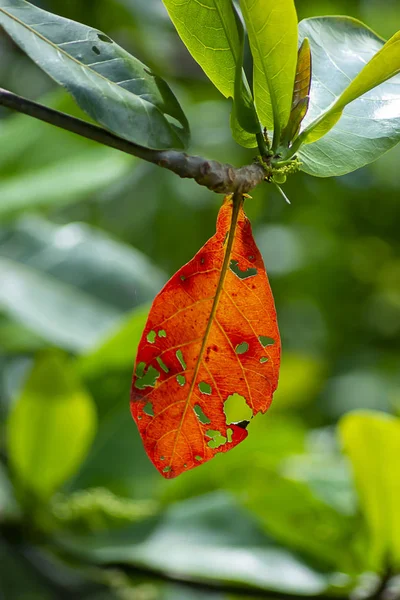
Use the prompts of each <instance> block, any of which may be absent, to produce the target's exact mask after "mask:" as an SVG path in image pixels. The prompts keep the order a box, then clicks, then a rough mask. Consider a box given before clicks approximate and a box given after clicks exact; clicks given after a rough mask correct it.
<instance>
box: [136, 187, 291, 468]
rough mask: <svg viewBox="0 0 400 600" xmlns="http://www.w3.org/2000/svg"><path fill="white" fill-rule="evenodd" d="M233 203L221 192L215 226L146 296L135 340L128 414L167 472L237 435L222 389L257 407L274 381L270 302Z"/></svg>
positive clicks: (241, 429)
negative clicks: (150, 298) (150, 297)
mask: <svg viewBox="0 0 400 600" xmlns="http://www.w3.org/2000/svg"><path fill="white" fill-rule="evenodd" d="M242 206H243V200H242V199H239V198H238V199H237V201H235V202H233V201H232V198H231V197H227V198H225V201H224V204H223V206H222V207H221V209H220V211H219V215H218V221H217V231H216V234H215V235H214V236H213V237H212V238H211V239H210V240H208V242H207V243H206V244H205V245H204V246H203V248H201V250H200V251H199V252H198V253H197V254H196V256H195V257H194V258H193V259H192V260H191V261H190V262H188V263H187V264H186V265H184V266H183V267H182V268H181V269H180V270H179V271H178V272H177V273H176V274H175V275H174V276H173V277H172V278H171V279H170V280H169V281H168V283H167V284H166V285H165V286H164V288H163V289H162V290H161V292H160V293H159V294H158V295H157V296H156V298H155V300H154V302H153V306H152V308H151V311H150V314H149V317H148V320H147V323H146V327H145V330H144V333H143V336H142V339H141V341H140V344H139V349H138V354H137V358H136V364H135V373H134V377H133V383H132V392H131V411H132V416H133V418H134V419H135V421H136V423H137V426H138V428H139V431H140V434H141V436H142V439H143V443H144V446H145V449H146V452H147V454H148V456H149V457H150V459H151V460H152V462H153V463H154V465H155V466H156V468H157V469H158V470H159V471H160V473H161V474H162V475H163V476H164V477H167V478H171V477H176V476H177V475H179V474H180V473H182V471H185V470H188V469H191V468H193V467H195V466H198V465H199V464H201V463H204V462H205V461H207V460H210V459H211V458H212V457H213V456H214V455H215V454H217V452H226V451H227V450H230V449H231V448H233V447H234V446H236V445H237V444H238V443H239V442H241V441H242V440H244V438H245V437H247V431H246V426H247V422H241V423H239V424H237V423H236V424H235V423H226V416H225V413H224V403H225V401H226V400H227V399H228V398H229V396H231V395H232V394H234V393H237V394H239V395H240V396H242V397H244V398H245V400H246V403H247V404H248V406H249V407H250V408H251V410H252V412H253V414H256V413H258V412H259V411H261V412H265V411H266V410H267V409H268V407H269V405H270V403H271V400H272V394H273V392H274V391H275V389H276V386H277V383H278V372H279V362H280V337H279V331H278V325H277V322H276V312H275V306H274V300H273V297H272V293H271V289H270V286H269V283H268V278H267V274H266V271H265V267H264V263H263V260H262V257H261V254H260V252H259V250H258V248H257V246H256V244H255V241H254V239H253V236H252V232H251V226H250V222H249V220H248V219H247V217H246V215H245V214H244V211H243V208H242Z"/></svg>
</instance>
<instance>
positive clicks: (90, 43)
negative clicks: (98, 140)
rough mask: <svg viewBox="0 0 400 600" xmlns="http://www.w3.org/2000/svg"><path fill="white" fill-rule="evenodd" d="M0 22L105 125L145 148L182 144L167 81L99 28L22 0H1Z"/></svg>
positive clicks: (180, 119) (183, 132)
mask: <svg viewBox="0 0 400 600" xmlns="http://www.w3.org/2000/svg"><path fill="white" fill-rule="evenodd" d="M0 25H2V26H3V27H4V29H5V30H6V31H7V32H8V33H9V34H10V35H11V37H12V38H13V40H14V41H15V42H16V43H17V44H18V45H19V46H21V48H22V49H23V50H24V51H25V52H26V53H27V54H28V55H29V56H30V57H31V58H32V59H33V60H34V61H35V62H36V63H37V64H38V65H39V66H40V67H41V68H42V69H43V70H44V71H46V73H47V74H48V75H50V77H52V78H53V79H54V80H55V81H56V82H57V83H59V84H60V85H63V86H64V87H65V88H66V89H67V90H68V91H69V92H70V93H71V94H72V95H73V97H74V98H75V100H76V101H77V103H78V104H79V106H80V107H81V108H82V109H83V110H84V111H85V112H86V113H87V114H88V115H89V116H90V117H92V118H93V119H94V120H95V121H97V122H98V123H100V124H101V125H103V126H104V127H105V128H106V129H110V130H111V131H113V132H114V133H116V134H117V135H119V136H121V137H123V138H125V139H128V140H130V141H132V142H134V143H136V144H140V145H142V146H146V147H149V148H160V149H162V148H171V147H178V148H181V147H184V146H185V145H186V143H187V139H188V124H187V120H186V117H185V116H184V114H183V112H182V109H181V107H180V106H179V103H178V102H177V100H176V98H175V96H174V95H173V93H172V92H171V90H170V88H169V87H168V85H167V84H166V83H165V82H164V81H163V80H162V79H161V78H160V77H158V76H157V75H155V74H154V73H152V72H151V71H150V70H149V69H148V68H147V67H146V66H145V65H144V64H143V63H141V62H140V61H139V60H137V59H136V58H134V57H133V56H131V55H130V54H129V53H128V52H126V50H124V49H123V48H121V47H120V46H118V45H117V44H115V43H114V42H113V40H111V39H110V38H109V37H108V36H107V35H105V34H104V33H102V32H101V31H98V30H96V29H93V28H92V27H87V26H86V25H82V24H80V23H76V22H74V21H71V20H69V19H64V18H62V17H59V16H58V15H53V14H51V13H48V12H46V11H44V10H42V9H40V8H37V7H35V6H33V5H32V4H29V2H25V1H24V0H0Z"/></svg>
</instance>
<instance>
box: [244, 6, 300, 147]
mask: <svg viewBox="0 0 400 600" xmlns="http://www.w3.org/2000/svg"><path fill="white" fill-rule="evenodd" d="M240 6H241V8H242V12H243V16H244V19H245V21H246V26H247V31H248V34H249V41H250V48H251V52H252V54H253V59H254V97H255V101H256V106H257V112H258V116H259V117H260V120H261V123H262V125H263V126H265V127H267V128H268V129H274V136H275V137H276V140H277V141H278V142H279V139H280V132H281V130H282V129H283V128H284V127H285V126H286V125H287V123H288V120H289V115H290V110H291V104H292V93H293V84H294V80H295V74H296V64H297V16H296V9H295V6H294V2H293V0H281V1H280V2H276V1H275V0H241V2H240Z"/></svg>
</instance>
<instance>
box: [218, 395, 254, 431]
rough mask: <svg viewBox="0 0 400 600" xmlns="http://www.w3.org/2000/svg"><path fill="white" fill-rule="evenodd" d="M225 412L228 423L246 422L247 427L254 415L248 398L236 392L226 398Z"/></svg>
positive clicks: (238, 423)
mask: <svg viewBox="0 0 400 600" xmlns="http://www.w3.org/2000/svg"><path fill="white" fill-rule="evenodd" d="M224 413H225V417H226V422H227V424H228V425H230V424H231V423H234V424H235V425H240V423H246V427H247V425H248V424H249V421H250V419H251V418H252V416H253V412H252V410H251V408H250V407H249V406H248V405H247V403H246V398H244V397H243V396H241V395H240V394H237V393H236V392H235V393H234V394H231V395H230V396H228V397H227V399H226V400H225V403H224ZM240 427H242V425H240ZM244 428H245V427H244Z"/></svg>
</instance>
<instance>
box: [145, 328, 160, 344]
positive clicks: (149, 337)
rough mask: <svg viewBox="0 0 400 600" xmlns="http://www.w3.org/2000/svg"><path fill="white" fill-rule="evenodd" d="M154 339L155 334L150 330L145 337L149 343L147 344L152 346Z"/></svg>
mask: <svg viewBox="0 0 400 600" xmlns="http://www.w3.org/2000/svg"><path fill="white" fill-rule="evenodd" d="M156 337H157V334H156V332H155V331H154V330H153V329H152V330H151V331H149V333H148V334H147V335H146V340H147V341H148V342H149V344H154V342H155V341H156Z"/></svg>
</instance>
